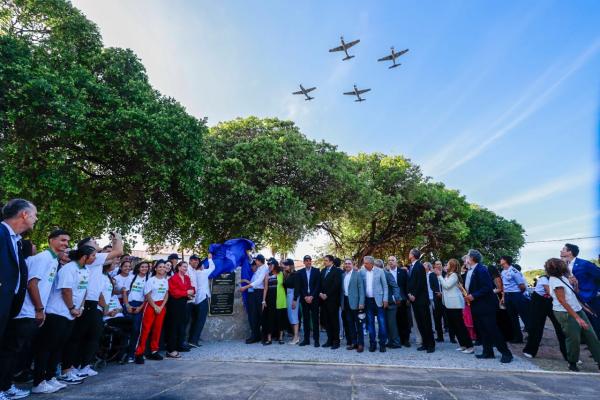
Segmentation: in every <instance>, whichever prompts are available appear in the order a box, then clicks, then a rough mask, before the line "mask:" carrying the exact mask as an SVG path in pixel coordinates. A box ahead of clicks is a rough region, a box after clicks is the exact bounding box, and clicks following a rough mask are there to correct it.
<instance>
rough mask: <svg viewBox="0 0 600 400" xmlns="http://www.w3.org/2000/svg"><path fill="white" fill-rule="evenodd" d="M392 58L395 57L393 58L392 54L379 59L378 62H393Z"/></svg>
mask: <svg viewBox="0 0 600 400" xmlns="http://www.w3.org/2000/svg"><path fill="white" fill-rule="evenodd" d="M392 58H393V57H392V55H391V54H390V55H389V56H385V57H382V58H380V59H379V60H377V61H391V60H392Z"/></svg>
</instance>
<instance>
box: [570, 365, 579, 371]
mask: <svg viewBox="0 0 600 400" xmlns="http://www.w3.org/2000/svg"><path fill="white" fill-rule="evenodd" d="M569 371H573V372H579V367H577V363H569Z"/></svg>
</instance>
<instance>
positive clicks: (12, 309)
mask: <svg viewBox="0 0 600 400" xmlns="http://www.w3.org/2000/svg"><path fill="white" fill-rule="evenodd" d="M19 275H21V281H20V284H19V290H18V292H17V294H15V288H16V287H17V281H18V280H19ZM26 290H27V264H26V263H25V257H23V254H22V252H21V250H20V246H19V262H18V263H17V258H16V255H15V252H14V250H13V245H12V240H11V239H10V233H9V232H8V229H7V228H6V227H5V226H4V225H3V224H0V327H2V320H4V319H6V318H12V317H15V316H16V315H17V314H18V313H19V311H21V306H22V305H23V300H25V292H26ZM0 333H1V332H0Z"/></svg>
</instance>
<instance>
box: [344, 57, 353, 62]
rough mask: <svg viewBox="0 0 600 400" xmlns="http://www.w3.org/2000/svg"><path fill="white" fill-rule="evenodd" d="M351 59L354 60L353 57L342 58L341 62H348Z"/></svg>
mask: <svg viewBox="0 0 600 400" xmlns="http://www.w3.org/2000/svg"><path fill="white" fill-rule="evenodd" d="M351 58H354V56H348V57H344V58H343V59H342V61H348V60H349V59H351Z"/></svg>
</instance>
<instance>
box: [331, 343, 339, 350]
mask: <svg viewBox="0 0 600 400" xmlns="http://www.w3.org/2000/svg"><path fill="white" fill-rule="evenodd" d="M339 348H340V344H339V343H334V344H332V345H331V350H337V349H339Z"/></svg>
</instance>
